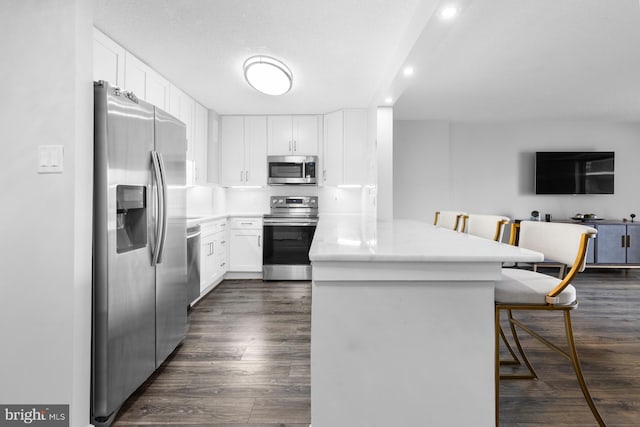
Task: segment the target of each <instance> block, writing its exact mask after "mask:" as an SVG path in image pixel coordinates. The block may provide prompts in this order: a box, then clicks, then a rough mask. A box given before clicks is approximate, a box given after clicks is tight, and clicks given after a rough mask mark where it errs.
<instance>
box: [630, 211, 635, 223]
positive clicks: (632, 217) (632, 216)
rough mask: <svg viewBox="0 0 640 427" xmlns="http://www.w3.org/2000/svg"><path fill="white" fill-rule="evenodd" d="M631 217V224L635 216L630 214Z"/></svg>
mask: <svg viewBox="0 0 640 427" xmlns="http://www.w3.org/2000/svg"><path fill="white" fill-rule="evenodd" d="M629 216H630V217H631V222H633V220H634V219H635V218H636V214H634V213H632V214H631V215H629Z"/></svg>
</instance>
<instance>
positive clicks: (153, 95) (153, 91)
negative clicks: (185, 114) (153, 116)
mask: <svg viewBox="0 0 640 427" xmlns="http://www.w3.org/2000/svg"><path fill="white" fill-rule="evenodd" d="M146 78H147V81H146V93H145V97H146V98H145V99H146V101H147V102H150V103H151V104H153V105H155V106H156V107H158V108H160V109H162V110H165V111H167V104H168V102H169V87H170V86H171V83H169V81H168V80H166V79H165V78H164V77H162V76H161V75H160V74H158V73H156V72H155V71H153V70H152V69H150V68H149V70H148V71H147V74H146Z"/></svg>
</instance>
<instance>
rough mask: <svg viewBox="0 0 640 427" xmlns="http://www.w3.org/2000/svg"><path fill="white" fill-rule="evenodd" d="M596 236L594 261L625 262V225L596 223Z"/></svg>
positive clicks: (603, 262)
mask: <svg viewBox="0 0 640 427" xmlns="http://www.w3.org/2000/svg"><path fill="white" fill-rule="evenodd" d="M596 227H597V229H598V234H597V237H596V259H595V261H596V263H598V264H624V263H625V262H626V248H625V243H624V242H625V236H626V230H627V227H626V226H625V225H617V224H598V225H597V226H596Z"/></svg>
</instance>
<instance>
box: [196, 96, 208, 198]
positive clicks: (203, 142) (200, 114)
mask: <svg viewBox="0 0 640 427" xmlns="http://www.w3.org/2000/svg"><path fill="white" fill-rule="evenodd" d="M208 121H209V112H208V111H207V109H206V108H205V107H204V106H202V105H200V104H198V103H197V102H196V103H195V115H194V126H193V128H194V135H193V165H194V177H193V178H194V183H195V184H199V185H204V184H206V182H207V133H208V131H207V129H208V126H209V125H208Z"/></svg>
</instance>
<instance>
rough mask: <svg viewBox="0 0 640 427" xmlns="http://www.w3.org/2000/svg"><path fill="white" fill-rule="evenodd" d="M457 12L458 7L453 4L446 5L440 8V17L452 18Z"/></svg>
mask: <svg viewBox="0 0 640 427" xmlns="http://www.w3.org/2000/svg"><path fill="white" fill-rule="evenodd" d="M457 14H458V8H457V7H454V6H447V7H443V8H442V9H440V17H441V18H442V19H452V18H455V17H456V15H457Z"/></svg>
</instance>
